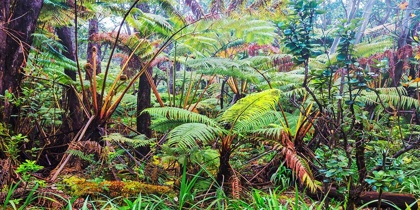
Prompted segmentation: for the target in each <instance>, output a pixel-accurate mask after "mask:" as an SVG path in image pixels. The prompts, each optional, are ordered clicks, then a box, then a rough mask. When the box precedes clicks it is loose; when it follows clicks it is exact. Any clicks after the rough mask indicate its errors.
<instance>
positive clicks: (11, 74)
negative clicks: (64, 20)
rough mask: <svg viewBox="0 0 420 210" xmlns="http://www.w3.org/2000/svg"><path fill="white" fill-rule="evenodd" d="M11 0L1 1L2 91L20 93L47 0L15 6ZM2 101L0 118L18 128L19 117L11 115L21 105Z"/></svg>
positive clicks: (22, 0)
mask: <svg viewBox="0 0 420 210" xmlns="http://www.w3.org/2000/svg"><path fill="white" fill-rule="evenodd" d="M10 3H11V1H10V0H2V1H1V3H0V26H1V27H0V94H1V95H4V94H5V92H6V90H7V91H9V92H11V93H13V94H14V95H15V96H18V95H19V92H20V90H19V86H20V83H21V80H22V78H23V74H22V72H21V71H22V67H24V66H25V65H26V59H27V57H28V54H29V50H30V47H31V44H32V36H31V35H32V33H34V32H35V28H36V22H37V20H38V16H39V13H40V11H41V8H42V5H43V0H16V1H15V2H14V4H13V6H14V8H11V6H12V5H10ZM10 13H11V14H10ZM10 15H11V17H9V16H10ZM0 102H1V105H0V107H1V108H0V113H2V114H1V115H0V121H1V122H3V123H5V124H8V125H11V127H12V129H14V130H16V126H17V123H18V119H17V118H12V117H11V116H12V115H14V114H17V112H18V108H17V107H16V106H14V105H13V104H11V103H9V102H8V101H7V100H2V101H0Z"/></svg>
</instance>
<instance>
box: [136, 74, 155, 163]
mask: <svg viewBox="0 0 420 210" xmlns="http://www.w3.org/2000/svg"><path fill="white" fill-rule="evenodd" d="M147 71H148V72H149V74H150V75H152V68H150V67H149V68H148V69H147ZM150 96H151V91H150V84H149V81H148V80H147V77H146V73H144V74H142V75H141V76H140V79H139V89H138V92H137V116H138V117H137V131H138V132H140V133H142V134H144V135H146V136H147V137H148V138H151V137H152V130H151V129H150V115H149V114H148V113H143V114H141V115H140V113H141V112H142V111H143V110H145V109H147V108H150V107H151V105H150V99H151V98H150ZM139 150H140V153H142V154H143V155H146V154H147V153H148V152H149V151H150V147H148V146H146V147H141V148H140V149H139Z"/></svg>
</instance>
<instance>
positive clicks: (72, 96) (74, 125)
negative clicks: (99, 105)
mask: <svg viewBox="0 0 420 210" xmlns="http://www.w3.org/2000/svg"><path fill="white" fill-rule="evenodd" d="M56 32H57V36H58V38H59V39H60V43H61V44H63V46H65V47H66V49H67V51H64V52H63V55H64V56H66V58H68V59H70V60H72V61H76V56H75V54H74V49H73V41H72V39H71V30H70V28H69V27H67V26H63V27H61V28H57V29H56ZM64 73H65V74H66V75H67V76H69V77H70V78H71V79H72V80H73V81H76V71H73V70H70V69H64ZM66 93H67V94H66V95H67V103H66V106H67V109H68V110H69V112H70V115H69V117H70V120H71V122H69V123H68V125H70V126H71V127H69V129H68V130H69V131H71V130H74V129H78V128H80V127H82V124H83V118H82V111H81V109H80V104H79V100H78V98H77V95H76V94H77V93H75V92H74V90H73V89H71V88H69V89H67V90H66ZM67 109H66V110H67Z"/></svg>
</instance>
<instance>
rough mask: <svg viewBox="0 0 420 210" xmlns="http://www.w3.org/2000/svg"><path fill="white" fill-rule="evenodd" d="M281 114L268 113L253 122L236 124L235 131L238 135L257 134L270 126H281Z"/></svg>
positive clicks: (275, 112) (257, 117)
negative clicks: (256, 132)
mask: <svg viewBox="0 0 420 210" xmlns="http://www.w3.org/2000/svg"><path fill="white" fill-rule="evenodd" d="M281 118H282V116H281V114H280V113H279V112H277V111H267V112H265V113H263V114H261V115H259V116H256V117H255V118H253V119H252V120H247V121H239V122H237V123H236V125H235V127H234V130H235V132H237V133H242V132H255V131H256V130H257V129H259V128H263V127H266V126H267V125H270V124H275V123H278V124H280V122H279V121H280V119H281Z"/></svg>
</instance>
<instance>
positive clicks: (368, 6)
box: [354, 0, 376, 44]
mask: <svg viewBox="0 0 420 210" xmlns="http://www.w3.org/2000/svg"><path fill="white" fill-rule="evenodd" d="M375 2H376V0H368V1H367V3H366V5H365V8H364V10H363V17H362V18H363V22H362V25H361V26H360V29H359V31H358V32H357V33H356V40H355V41H354V44H358V43H359V42H360V39H361V38H362V36H363V33H364V32H365V30H366V27H367V25H368V23H369V19H370V15H371V14H372V9H373V5H374V4H375Z"/></svg>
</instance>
